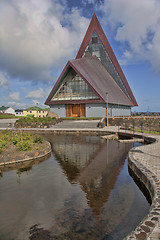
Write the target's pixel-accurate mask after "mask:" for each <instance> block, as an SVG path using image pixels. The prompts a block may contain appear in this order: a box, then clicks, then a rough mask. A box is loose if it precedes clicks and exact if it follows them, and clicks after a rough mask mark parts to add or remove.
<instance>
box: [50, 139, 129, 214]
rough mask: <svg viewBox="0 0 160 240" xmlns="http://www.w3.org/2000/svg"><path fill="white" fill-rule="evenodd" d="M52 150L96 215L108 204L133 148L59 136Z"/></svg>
mask: <svg viewBox="0 0 160 240" xmlns="http://www.w3.org/2000/svg"><path fill="white" fill-rule="evenodd" d="M51 143H52V150H53V154H54V156H55V158H56V160H57V161H58V162H59V164H60V166H61V168H62V169H63V171H64V174H65V175H66V177H67V179H68V180H69V181H70V183H80V184H81V186H82V189H83V191H84V192H85V193H86V197H87V200H88V204H89V206H90V207H91V208H92V211H93V213H94V214H95V215H99V214H100V212H101V208H102V207H103V205H104V203H105V202H106V201H107V199H108V197H109V195H110V192H111V190H112V189H113V188H114V185H115V183H116V180H117V177H118V175H119V172H120V169H121V167H122V166H123V164H124V161H125V159H126V156H127V153H128V151H129V149H130V148H131V145H132V143H131V144H127V145H126V144H122V143H119V142H115V141H114V142H113V141H108V142H107V143H106V142H104V141H100V139H99V137H97V136H92V137H91V136H85V135H79V136H77V135H65V136H64V135H63V136H62V135H59V136H58V135H57V136H56V138H53V139H52V140H51Z"/></svg>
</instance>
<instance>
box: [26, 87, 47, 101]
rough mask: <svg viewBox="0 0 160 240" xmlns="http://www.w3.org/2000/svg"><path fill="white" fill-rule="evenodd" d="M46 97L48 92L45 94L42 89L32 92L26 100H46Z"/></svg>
mask: <svg viewBox="0 0 160 240" xmlns="http://www.w3.org/2000/svg"><path fill="white" fill-rule="evenodd" d="M44 97H46V92H44V90H43V89H42V88H39V89H37V90H34V91H31V92H29V93H28V94H27V95H26V97H25V98H26V99H32V98H37V99H40V98H44Z"/></svg>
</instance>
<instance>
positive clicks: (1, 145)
mask: <svg viewBox="0 0 160 240" xmlns="http://www.w3.org/2000/svg"><path fill="white" fill-rule="evenodd" d="M42 142H43V138H42V137H41V136H33V135H32V134H30V133H24V132H21V133H19V132H13V131H8V130H3V131H1V132H0V153H1V152H2V151H3V150H5V149H7V148H9V147H11V146H13V145H15V146H16V149H17V150H18V151H31V150H33V148H34V147H35V144H40V143H42Z"/></svg>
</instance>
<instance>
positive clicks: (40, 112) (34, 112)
mask: <svg viewBox="0 0 160 240" xmlns="http://www.w3.org/2000/svg"><path fill="white" fill-rule="evenodd" d="M48 111H49V110H48V109H46V108H40V107H30V108H26V109H23V116H24V117H27V116H31V117H46V116H47V115H48Z"/></svg>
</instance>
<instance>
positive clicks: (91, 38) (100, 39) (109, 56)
mask: <svg viewBox="0 0 160 240" xmlns="http://www.w3.org/2000/svg"><path fill="white" fill-rule="evenodd" d="M87 56H97V58H98V59H99V60H100V61H101V62H102V64H103V65H104V67H105V68H106V69H107V71H108V72H109V74H110V75H111V76H112V77H113V79H114V80H115V81H116V82H117V84H118V85H119V86H120V88H121V89H122V90H123V92H124V93H125V94H126V95H127V97H128V98H129V99H130V100H131V101H132V103H133V105H134V106H137V102H136V100H135V98H134V96H133V93H132V91H131V89H130V87H129V85H128V82H127V80H126V78H125V76H124V73H123V71H122V69H121V67H120V65H119V63H118V61H117V58H116V56H115V54H114V52H113V50H112V48H111V46H110V44H109V42H108V39H107V37H106V35H105V34H104V31H103V29H102V27H101V25H100V23H99V21H98V19H97V17H96V15H95V13H94V15H93V17H92V20H91V22H90V25H89V27H88V30H87V32H86V34H85V37H84V39H83V41H82V44H81V46H80V48H79V51H78V54H77V56H76V58H82V57H87Z"/></svg>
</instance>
